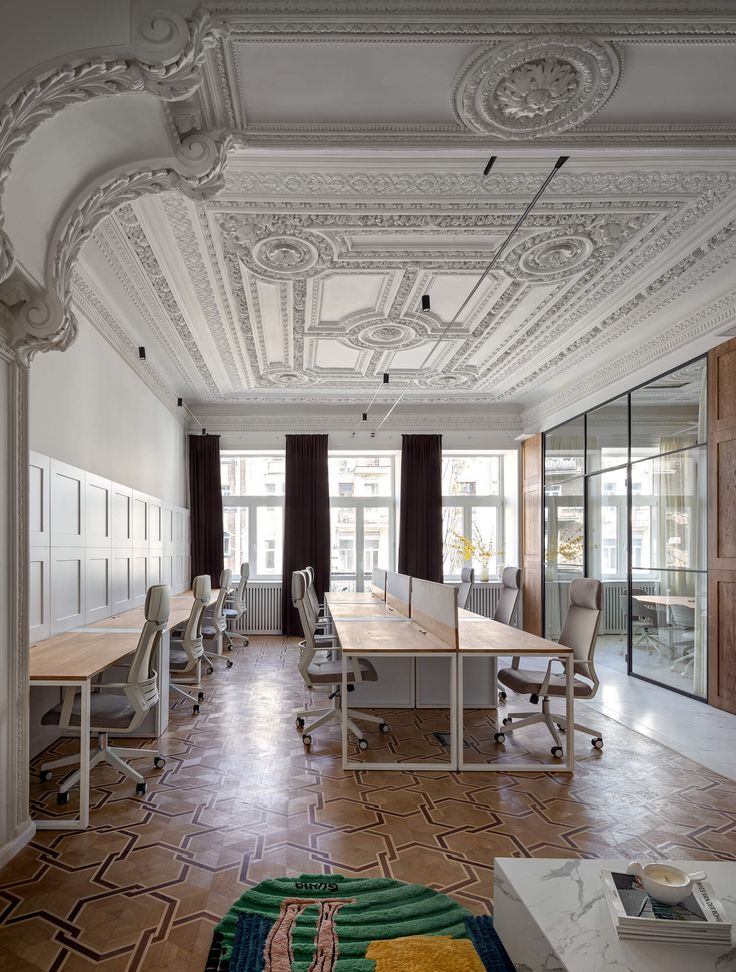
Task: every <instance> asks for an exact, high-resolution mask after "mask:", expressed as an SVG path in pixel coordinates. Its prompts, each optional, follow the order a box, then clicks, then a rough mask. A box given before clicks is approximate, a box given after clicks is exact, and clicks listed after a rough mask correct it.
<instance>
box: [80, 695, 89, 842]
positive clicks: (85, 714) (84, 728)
mask: <svg viewBox="0 0 736 972" xmlns="http://www.w3.org/2000/svg"><path fill="white" fill-rule="evenodd" d="M90 693H91V681H90V679H87V680H86V681H85V682H83V684H82V707H81V712H80V723H81V725H80V736H79V745H80V752H79V769H80V775H79V826H80V829H82V830H86V828H87V827H88V826H89V758H90V753H89V751H90Z"/></svg>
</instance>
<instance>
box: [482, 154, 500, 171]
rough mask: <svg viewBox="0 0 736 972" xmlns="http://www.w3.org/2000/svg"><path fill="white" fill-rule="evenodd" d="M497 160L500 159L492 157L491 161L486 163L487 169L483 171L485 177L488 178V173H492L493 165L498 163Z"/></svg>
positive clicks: (495, 156)
mask: <svg viewBox="0 0 736 972" xmlns="http://www.w3.org/2000/svg"><path fill="white" fill-rule="evenodd" d="M497 158H498V156H497V155H492V156H491V157H490V159H489V160H488V161H487V162H486V167H485V169H483V175H484V176H487V175H488V173H489V172H490V171H491V169H492V168H493V164H494V162H495V161H496V159H497Z"/></svg>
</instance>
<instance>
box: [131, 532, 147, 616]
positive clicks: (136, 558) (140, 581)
mask: <svg viewBox="0 0 736 972" xmlns="http://www.w3.org/2000/svg"><path fill="white" fill-rule="evenodd" d="M147 590H148V547H142V548H138V547H134V548H133V607H140V605H141V604H144V603H145V600H146V591H147Z"/></svg>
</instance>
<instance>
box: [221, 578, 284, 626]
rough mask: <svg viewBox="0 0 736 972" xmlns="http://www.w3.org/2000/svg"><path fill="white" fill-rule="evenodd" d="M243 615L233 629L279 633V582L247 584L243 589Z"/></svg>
mask: <svg viewBox="0 0 736 972" xmlns="http://www.w3.org/2000/svg"><path fill="white" fill-rule="evenodd" d="M245 605H246V612H245V617H243V618H241V619H240V621H238V622H237V624H236V626H235V628H234V629H233V630H234V631H243V632H246V631H247V632H249V633H251V634H281V584H258V585H256V584H249V585H248V586H247V587H246V589H245Z"/></svg>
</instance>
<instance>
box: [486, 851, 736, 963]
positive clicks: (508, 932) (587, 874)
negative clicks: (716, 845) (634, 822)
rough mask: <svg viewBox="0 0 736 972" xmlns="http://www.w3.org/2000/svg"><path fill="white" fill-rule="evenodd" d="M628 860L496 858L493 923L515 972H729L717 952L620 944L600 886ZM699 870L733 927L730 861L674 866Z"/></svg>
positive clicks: (734, 949) (735, 947)
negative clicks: (606, 875)
mask: <svg viewBox="0 0 736 972" xmlns="http://www.w3.org/2000/svg"><path fill="white" fill-rule="evenodd" d="M628 863H629V862H628V861H578V860H541V859H540V860H520V859H517V858H496V864H495V877H494V906H493V920H494V924H495V927H496V931H497V932H498V935H499V937H500V938H501V941H502V942H503V944H504V947H505V948H506V951H507V952H508V953H509V955H510V956H511V960H512V961H513V962H514V964H515V965H516V969H517V972H696V970H697V972H711V970H712V972H736V940H735V941H733V942H732V944H731V947H730V949H729V948H724V947H723V946H716V947H713V946H700V947H699V946H693V945H686V946H681V945H660V944H658V943H655V942H632V941H621V940H620V939H619V937H618V935H617V934H616V931H615V930H614V927H613V921H612V920H611V915H610V911H609V908H608V905H607V903H606V900H605V897H604V894H603V886H602V884H601V880H600V872H601V869H606V870H609V871H625V870H626V867H627V865H628ZM673 863H674V864H676V865H677V866H678V867H681V868H683V869H684V870H686V871H694V870H699V869H702V870H704V871H705V872H706V873H707V875H708V881H709V883H710V884H711V885H712V887H713V890H714V891H715V894H716V897H717V898H719V899H720V901H721V903H722V904H723V907H724V908H725V910H726V912H727V913H728V916H729V918H730V919H731V921H732V922H733V924H734V926H735V927H736V862H734V863H730V862H724V861H702V862H697V861H674V862H673Z"/></svg>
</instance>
